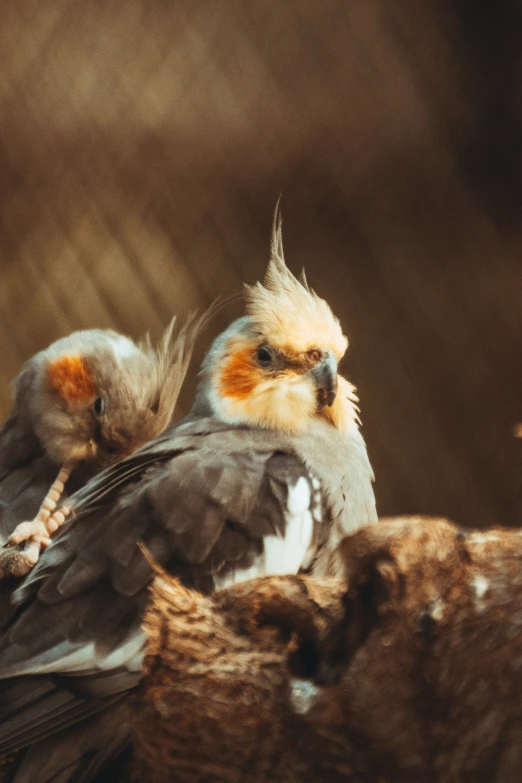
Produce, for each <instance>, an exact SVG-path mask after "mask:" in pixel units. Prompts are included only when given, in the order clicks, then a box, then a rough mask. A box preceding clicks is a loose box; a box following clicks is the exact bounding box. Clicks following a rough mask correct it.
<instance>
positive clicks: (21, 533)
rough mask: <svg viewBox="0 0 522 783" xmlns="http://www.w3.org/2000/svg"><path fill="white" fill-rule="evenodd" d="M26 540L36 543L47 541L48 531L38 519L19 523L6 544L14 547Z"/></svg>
mask: <svg viewBox="0 0 522 783" xmlns="http://www.w3.org/2000/svg"><path fill="white" fill-rule="evenodd" d="M28 539H31V540H36V541H38V540H39V539H42V540H47V539H49V531H48V530H47V528H46V526H45V524H44V523H43V522H41V521H40V520H39V519H33V521H32V522H20V524H19V525H18V526H17V527H16V528H15V529H14V531H13V533H11V535H10V536H9V538H8V539H7V543H8V544H10V545H11V546H13V545H15V546H16V545H17V544H21V543H22V542H23V541H27V540H28Z"/></svg>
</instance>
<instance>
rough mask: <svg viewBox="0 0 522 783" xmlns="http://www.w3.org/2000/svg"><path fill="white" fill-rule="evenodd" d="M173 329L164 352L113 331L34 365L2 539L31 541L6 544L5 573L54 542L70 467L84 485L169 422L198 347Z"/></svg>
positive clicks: (22, 568) (49, 352) (13, 438)
mask: <svg viewBox="0 0 522 783" xmlns="http://www.w3.org/2000/svg"><path fill="white" fill-rule="evenodd" d="M173 327H174V321H172V322H171V324H170V326H169V327H168V329H167V330H166V332H165V334H164V336H163V338H162V340H161V341H160V342H159V344H158V346H157V348H154V347H153V346H152V345H151V343H150V341H148V340H146V341H145V342H143V343H142V344H140V345H137V344H135V343H134V342H133V341H132V340H130V339H129V338H127V337H124V336H122V335H120V334H117V333H116V332H114V331H111V330H101V329H91V330H86V331H78V332H74V333H73V334H71V335H70V336H68V337H65V338H63V339H60V340H57V341H56V342H54V343H53V344H52V345H50V346H49V347H48V348H47V349H45V350H43V351H40V352H39V353H37V354H36V355H35V356H33V357H32V358H31V359H29V361H28V362H27V363H26V364H25V366H24V367H23V369H22V371H21V372H20V374H19V375H18V377H17V378H16V379H15V381H14V408H13V411H12V413H11V414H10V416H9V417H8V419H7V421H6V422H5V424H4V426H3V428H2V430H1V431H0V544H5V542H6V540H7V541H8V542H9V543H10V544H19V543H20V542H22V541H26V540H27V539H28V541H27V544H26V546H25V549H23V550H22V551H20V548H19V547H16V548H15V547H11V548H6V549H4V550H0V574H3V575H5V574H9V573H12V574H14V575H16V576H21V575H22V574H23V573H26V572H27V571H28V570H29V569H30V568H31V567H32V565H34V563H35V562H36V560H37V559H38V555H39V550H40V546H41V545H42V544H43V545H44V546H47V545H48V544H49V543H50V539H49V536H50V535H51V534H52V533H54V531H55V530H56V529H57V527H58V526H59V525H60V524H61V523H62V522H63V520H64V519H65V515H66V510H59V511H56V512H55V513H53V512H54V509H55V507H56V504H57V502H58V500H59V499H60V496H61V495H62V493H63V492H64V485H65V482H66V481H67V479H68V478H69V475H70V474H71V472H73V476H72V477H71V479H70V482H69V485H71V484H72V488H73V489H74V488H75V487H76V488H78V487H80V486H82V484H84V483H85V481H86V480H87V479H88V478H89V477H90V476H92V475H94V474H95V473H97V472H99V471H100V470H102V469H103V468H105V467H107V466H109V465H111V464H113V463H115V462H116V461H118V460H119V459H123V457H125V456H127V455H128V454H131V453H132V452H133V451H135V450H136V449H137V448H138V447H139V446H141V445H143V444H144V443H146V442H147V441H148V440H150V439H152V438H153V437H155V436H156V435H158V434H159V433H161V432H162V431H163V430H164V429H165V428H166V427H167V425H168V424H169V423H170V420H171V418H172V414H173V411H174V405H175V403H176V400H177V397H178V393H179V390H180V387H181V384H182V381H183V378H184V375H185V372H186V370H187V366H188V361H189V360H190V355H191V352H192V347H193V339H192V335H187V334H186V332H185V333H183V334H182V335H181V340H178V339H176V337H175V335H174V332H173ZM187 337H188V338H189V339H188V340H186V339H185V338H187ZM57 471H59V472H58V476H57V478H56V479H55V481H54V483H53V478H55V476H56V473H57ZM35 514H36V516H35ZM33 517H35V518H34V519H33V521H29V520H31V519H32V518H33ZM17 524H18V527H17ZM15 528H16V530H15Z"/></svg>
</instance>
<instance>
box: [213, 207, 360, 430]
mask: <svg viewBox="0 0 522 783" xmlns="http://www.w3.org/2000/svg"><path fill="white" fill-rule="evenodd" d="M281 228H282V221H281V218H280V216H279V214H278V212H277V210H276V215H275V217H274V225H273V231H272V243H271V258H270V263H269V265H268V269H267V272H266V276H265V280H264V282H263V283H256V284H255V285H253V286H246V301H247V312H248V315H247V316H246V317H244V318H240V319H239V320H237V321H235V322H234V323H233V324H232V325H231V326H230V327H229V328H228V329H227V330H226V331H225V332H224V333H223V334H222V335H220V337H218V338H217V340H216V341H215V342H214V345H213V346H212V348H211V350H210V351H209V354H208V355H207V358H206V360H205V362H204V364H203V368H202V388H203V390H204V391H205V393H206V397H207V402H208V404H209V405H210V408H211V409H212V413H213V414H214V415H216V416H218V417H219V418H221V419H223V420H225V421H228V422H230V423H234V424H248V425H251V426H258V427H270V428H274V429H280V430H283V431H289V432H295V431H298V430H301V429H303V427H306V425H307V423H308V422H309V421H310V420H311V419H315V418H318V417H319V418H323V419H326V420H327V421H329V422H330V423H331V424H332V425H334V426H335V427H337V428H338V429H340V430H348V429H349V428H350V426H351V425H353V422H354V421H355V420H356V418H357V408H356V401H357V398H356V396H355V390H354V387H353V386H352V385H351V384H350V383H349V382H348V381H346V380H345V379H344V378H342V377H341V376H340V375H339V374H338V371H337V366H338V363H339V361H340V360H341V359H342V357H343V355H344V353H345V351H346V348H347V346H348V340H347V338H346V337H345V336H344V334H343V331H342V329H341V326H340V324H339V321H338V319H337V318H336V317H335V316H334V314H333V313H332V311H331V309H330V307H329V305H328V304H327V302H325V300H324V299H321V298H320V297H319V296H317V294H316V293H315V292H314V291H313V290H312V289H310V288H309V286H308V284H307V282H306V278H305V276H304V273H303V274H302V276H301V279H297V278H296V277H294V275H293V274H292V273H291V272H290V270H289V269H288V268H287V266H286V263H285V260H284V254H283V242H282V232H281Z"/></svg>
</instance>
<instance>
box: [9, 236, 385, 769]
mask: <svg viewBox="0 0 522 783" xmlns="http://www.w3.org/2000/svg"><path fill="white" fill-rule="evenodd" d="M247 308H248V315H247V316H246V317H244V318H241V319H239V320H238V321H235V322H234V323H233V324H232V325H231V326H230V327H229V328H228V329H227V330H226V331H225V332H224V333H223V334H221V335H220V336H219V337H218V338H217V339H216V340H215V341H214V344H213V346H212V347H211V349H210V351H209V353H208V354H207V357H206V358H205V360H204V362H203V365H202V368H201V372H200V380H199V386H198V391H197V394H196V399H195V402H194V406H193V408H192V411H191V413H190V414H189V415H188V417H187V418H186V419H185V420H184V421H182V422H181V423H180V424H178V425H176V426H175V427H173V428H171V429H169V430H167V431H166V432H165V433H164V434H163V435H161V436H159V437H158V438H156V439H155V440H153V441H152V442H151V443H148V444H146V445H145V446H144V447H143V448H141V449H139V450H138V451H137V452H136V453H135V454H133V455H131V456H130V457H127V458H126V459H124V460H123V461H122V462H120V463H118V464H117V465H115V466H113V467H111V468H109V469H107V470H106V471H104V472H103V473H101V474H100V475H99V476H97V477H95V478H93V479H92V480H91V481H89V482H88V483H87V485H86V486H85V487H84V488H83V489H81V490H80V491H79V492H78V493H76V494H75V495H73V496H72V497H71V498H69V499H68V501H67V504H68V505H69V506H70V507H71V509H72V513H71V520H70V521H69V522H66V524H65V525H64V527H63V528H62V530H61V531H58V533H57V535H56V538H55V539H54V540H53V544H52V545H51V546H50V547H49V548H48V549H47V550H46V551H45V552H44V553H43V554H42V556H41V558H40V561H39V562H38V563H37V565H36V566H35V568H34V569H33V571H32V572H31V573H30V574H29V575H28V576H27V577H26V579H25V580H24V582H23V583H22V585H21V586H20V587H19V588H18V590H17V591H16V592H15V593H14V596H13V615H14V616H13V617H12V619H11V621H10V623H9V625H8V626H6V627H5V629H4V631H3V633H2V634H1V635H0V680H1V682H0V691H1V692H2V699H1V700H0V754H1V753H6V752H10V751H12V750H14V749H16V748H24V747H26V748H27V751H26V753H25V755H24V756H23V759H22V760H21V763H20V766H19V768H18V771H17V772H16V773H15V774H14V775H13V776H12V777H11V778H10V781H11V783H26V782H29V781H30V783H47V781H57V780H59V781H60V783H66V781H74V783H79V781H81V783H87V782H88V781H91V780H93V778H94V777H95V775H96V774H97V772H99V771H100V769H102V768H103V767H104V765H105V764H106V763H107V761H109V760H110V759H111V758H113V757H114V755H115V754H116V753H117V752H118V751H119V750H120V749H121V748H122V747H124V746H125V744H126V743H127V742H128V738H129V731H128V725H127V718H126V715H127V700H126V698H125V696H126V694H127V693H128V692H129V691H130V690H131V689H132V688H133V687H134V686H135V684H136V683H137V682H138V681H139V679H140V678H141V676H142V664H143V653H144V647H145V641H146V639H145V634H144V632H143V629H142V621H143V615H144V611H145V607H146V605H147V601H148V597H149V585H150V582H151V580H152V577H153V570H152V567H151V565H150V563H149V561H148V560H147V559H146V558H145V556H144V554H143V551H142V550H141V548H140V543H143V544H144V545H145V547H146V548H147V549H148V551H149V552H150V554H151V555H152V557H153V558H154V559H155V560H156V561H157V562H158V564H160V565H162V566H164V567H165V568H166V569H167V571H168V572H170V573H171V574H174V575H176V576H178V577H179V578H180V579H181V580H182V582H183V583H184V584H185V585H186V586H190V587H195V588H197V589H199V590H201V591H203V592H207V593H208V592H211V591H213V590H215V589H220V588H223V587H226V586H228V585H230V584H233V583H236V582H240V581H244V580H247V579H251V578H254V577H257V576H263V575H276V574H293V573H297V572H299V571H302V570H309V569H312V570H313V571H314V572H315V573H317V574H326V575H340V574H342V572H343V567H344V564H343V561H342V559H341V558H340V557H339V554H338V542H339V540H340V539H341V538H342V537H344V535H345V534H346V533H349V532H353V531H355V530H357V529H358V528H361V527H364V526H365V525H369V524H373V523H374V522H376V521H377V515H376V510H375V500H374V494H373V487H372V481H373V475H372V470H371V467H370V463H369V461H368V456H367V453H366V446H365V443H364V440H363V438H362V436H361V433H360V431H359V427H358V418H357V409H356V406H355V395H354V389H353V387H352V386H351V385H350V384H349V383H348V382H347V381H346V380H345V379H343V378H342V377H341V376H339V375H338V372H337V364H338V362H339V360H340V359H341V358H342V356H343V354H344V352H345V350H346V347H347V340H346V337H345V336H344V335H343V332H342V329H341V326H340V324H339V321H338V320H337V318H335V316H334V315H333V314H332V311H331V310H330V307H329V306H328V304H327V303H326V302H325V301H324V300H323V299H321V298H320V297H318V296H317V295H316V294H315V293H314V292H313V291H312V290H310V289H309V288H308V286H307V285H306V283H305V281H304V279H303V281H302V282H300V281H299V280H297V279H296V278H295V277H294V276H293V275H292V274H291V272H290V271H289V270H288V269H287V267H286V264H285V262H284V258H283V248H282V240H281V225H280V223H279V222H277V223H276V224H275V225H274V232H273V237H272V253H271V261H270V264H269V267H268V272H267V276H266V280H265V282H264V284H263V285H261V284H257V285H255V286H252V287H249V288H248V289H247ZM166 709H168V705H166ZM28 746H31V747H28Z"/></svg>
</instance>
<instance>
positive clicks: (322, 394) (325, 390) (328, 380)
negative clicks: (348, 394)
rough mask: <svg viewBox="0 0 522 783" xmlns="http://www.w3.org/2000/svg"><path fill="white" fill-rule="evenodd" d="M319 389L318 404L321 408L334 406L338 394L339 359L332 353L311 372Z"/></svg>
mask: <svg viewBox="0 0 522 783" xmlns="http://www.w3.org/2000/svg"><path fill="white" fill-rule="evenodd" d="M310 374H311V376H312V378H313V379H314V383H315V386H316V389H317V402H318V404H319V406H320V407H321V408H324V406H325V405H327V406H328V407H329V408H330V406H331V405H333V401H334V400H335V396H336V394H337V359H336V358H335V356H333V355H332V354H331V353H328V354H326V356H325V357H324V359H321V361H320V362H318V364H316V365H315V367H314V368H313V369H312V370H310Z"/></svg>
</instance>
